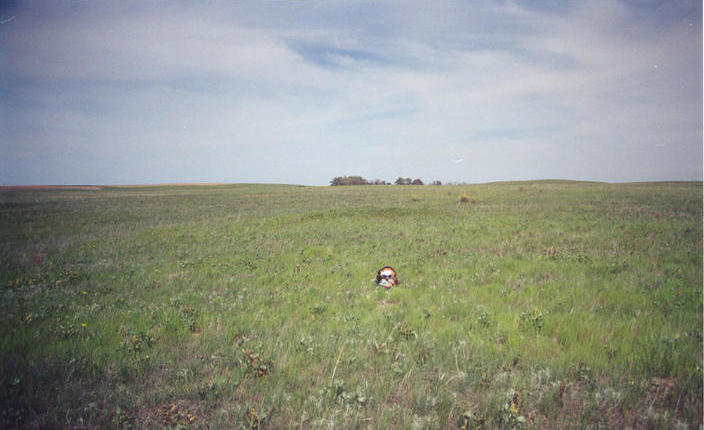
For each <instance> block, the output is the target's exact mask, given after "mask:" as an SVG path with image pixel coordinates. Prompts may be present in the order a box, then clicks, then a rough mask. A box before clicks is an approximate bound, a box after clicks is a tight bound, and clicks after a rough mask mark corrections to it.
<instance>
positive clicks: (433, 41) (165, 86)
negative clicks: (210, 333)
mask: <svg viewBox="0 0 704 430" xmlns="http://www.w3.org/2000/svg"><path fill="white" fill-rule="evenodd" d="M536 3H538V5H537V6H536ZM341 175H362V176H364V177H366V178H368V179H375V178H380V179H385V180H388V181H393V180H395V178H397V177H399V176H404V177H413V178H421V179H423V180H424V181H426V182H429V181H432V180H436V179H437V180H441V181H443V182H453V181H454V182H488V181H498V180H521V179H542V178H563V179H577V180H598V181H609V182H626V181H650V180H701V179H702V5H701V2H700V1H671V2H668V1H635V0H634V1H617V0H595V1H589V2H583V1H545V2H518V1H497V2H489V1H442V0H439V1H432V2H427V1H388V2H372V1H346V0H340V1H315V0H307V1H265V2H264V1H239V2H209V1H202V2H190V1H189V2H186V1H170V2H164V1H153V2H151V1H120V2H113V1H91V2H84V1H62V0H57V1H53V2H44V1H38V0H37V1H26V2H23V1H3V0H0V185H20V184H141V183H169V182H228V183H231V182H257V183H292V184H308V185H324V184H327V183H328V182H329V180H330V179H331V178H332V177H334V176H341Z"/></svg>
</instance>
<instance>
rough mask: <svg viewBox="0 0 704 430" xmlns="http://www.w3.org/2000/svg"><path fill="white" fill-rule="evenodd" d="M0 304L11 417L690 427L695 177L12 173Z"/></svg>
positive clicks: (697, 244)
mask: <svg viewBox="0 0 704 430" xmlns="http://www.w3.org/2000/svg"><path fill="white" fill-rule="evenodd" d="M386 264H389V265H391V266H393V267H394V268H395V269H396V270H397V271H398V273H399V277H400V279H401V285H400V286H398V287H394V288H392V289H391V290H389V291H385V290H384V289H383V288H380V287H378V286H376V285H375V283H374V278H375V276H376V270H377V269H378V268H380V267H381V266H383V265H386ZM0 307H1V309H0V336H1V337H0V339H1V341H0V428H14V427H20V428H35V427H38V428H96V427H99V428H130V427H136V428H154V427H162V426H163V427H166V428H186V427H193V428H206V427H212V428H292V427H298V428H321V427H326V428H327V427H335V428H358V427H361V428H367V427H369V428H463V429H467V428H545V427H550V428H585V427H586V428H606V427H608V428H613V427H629V428H690V429H696V428H699V427H700V425H701V424H702V184H701V183H672V184H669V183H658V184H619V185H610V184H599V183H570V182H547V181H544V182H531V183H507V184H488V185H470V186H442V187H438V186H423V187H416V186H373V187H372V186H367V187H297V186H274V185H221V186H208V187H197V186H172V187H153V188H148V187H145V188H109V187H106V188H103V189H98V190H91V189H84V190H70V189H52V190H31V189H28V190H4V191H0Z"/></svg>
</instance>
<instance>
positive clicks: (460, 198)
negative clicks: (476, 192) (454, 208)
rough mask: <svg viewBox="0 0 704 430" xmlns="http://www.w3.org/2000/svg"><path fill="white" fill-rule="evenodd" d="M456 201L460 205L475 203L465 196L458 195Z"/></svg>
mask: <svg viewBox="0 0 704 430" xmlns="http://www.w3.org/2000/svg"><path fill="white" fill-rule="evenodd" d="M457 201H458V202H460V203H472V204H474V203H476V202H477V201H476V200H474V199H471V198H469V196H468V195H467V194H460V195H459V197H457Z"/></svg>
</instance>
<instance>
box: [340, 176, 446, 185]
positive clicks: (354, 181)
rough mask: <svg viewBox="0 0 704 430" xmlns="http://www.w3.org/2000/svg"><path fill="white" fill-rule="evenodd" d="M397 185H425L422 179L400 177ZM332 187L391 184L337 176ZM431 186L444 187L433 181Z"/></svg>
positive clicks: (357, 177)
mask: <svg viewBox="0 0 704 430" xmlns="http://www.w3.org/2000/svg"><path fill="white" fill-rule="evenodd" d="M394 184H395V185H424V184H423V181H421V180H420V179H411V178H402V177H399V178H398V179H396V182H394ZM330 185H332V186H339V185H391V183H389V182H386V181H384V180H381V179H374V180H372V181H368V180H366V179H365V178H363V177H361V176H336V177H334V178H332V180H331V181H330ZM431 185H442V182H440V181H433V182H432V183H431Z"/></svg>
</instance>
